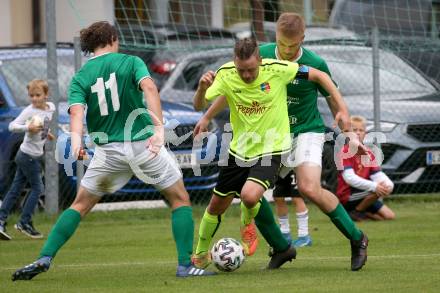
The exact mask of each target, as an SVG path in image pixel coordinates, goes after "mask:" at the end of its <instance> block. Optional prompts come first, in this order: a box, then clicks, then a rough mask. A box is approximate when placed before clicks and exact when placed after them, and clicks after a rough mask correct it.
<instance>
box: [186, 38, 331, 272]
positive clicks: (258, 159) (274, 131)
mask: <svg viewBox="0 0 440 293" xmlns="http://www.w3.org/2000/svg"><path fill="white" fill-rule="evenodd" d="M302 79H305V80H307V79H308V80H312V81H315V82H319V83H320V84H322V85H323V86H324V88H325V89H326V90H327V91H329V92H331V93H332V95H336V96H337V95H339V93H338V91H337V89H336V87H335V86H334V85H333V82H332V81H331V79H330V78H329V76H328V75H327V74H325V73H323V72H321V71H319V70H316V69H313V68H308V67H306V66H302V67H299V66H298V64H297V63H292V62H287V61H278V60H274V59H263V60H262V59H261V58H260V54H259V48H258V45H257V43H256V41H255V40H253V39H243V40H240V41H237V43H236V45H235V48H234V61H233V62H229V63H226V64H224V65H223V66H221V67H220V69H218V70H217V72H216V73H214V72H211V71H210V72H207V73H205V74H204V75H203V76H202V78H201V79H200V81H199V86H198V89H197V91H196V94H195V96H194V107H195V109H196V110H201V109H203V108H205V107H206V105H207V103H208V101H212V100H214V99H216V98H218V97H224V98H225V99H226V102H227V104H228V105H229V108H230V120H231V126H232V133H233V139H232V141H231V143H230V147H229V158H228V164H227V166H221V167H220V174H219V179H218V182H217V185H216V187H215V188H214V191H213V195H212V197H211V201H210V203H209V205H208V207H207V209H206V211H205V214H204V215H203V218H202V221H201V223H200V229H199V240H198V244H197V248H196V253H195V254H194V256H193V262H194V264H195V265H196V266H197V267H202V268H205V267H206V266H207V265H209V263H210V259H209V253H208V250H209V245H210V242H211V240H212V237H213V236H214V234H215V232H216V231H217V229H218V227H219V225H220V223H221V221H222V217H223V214H224V212H225V210H226V209H227V208H228V207H229V205H230V203H231V201H232V200H233V198H234V196H238V197H240V198H241V210H242V219H241V232H242V242H243V246H244V248H245V252H246V254H247V255H252V254H253V253H254V252H255V249H256V246H257V243H258V242H257V237H256V231H255V225H253V220H255V223H256V225H257V227H258V229H259V230H260V232H261V234H262V235H263V237H264V238H265V239H266V241H267V242H268V243H269V245H270V246H271V247H272V248H273V253H272V254H271V259H270V262H269V264H268V268H269V269H276V268H279V267H280V266H281V265H283V264H284V263H285V262H287V261H291V260H292V259H293V258H295V257H296V250H295V248H294V247H293V246H291V245H290V244H289V243H288V242H287V241H286V239H285V238H284V237H283V236H282V234H281V231H280V228H279V227H278V225H277V224H276V223H275V220H274V217H273V213H272V210H271V208H270V206H269V204H268V203H267V201H266V200H265V198H264V197H263V193H264V192H265V191H266V190H267V189H269V188H270V187H271V186H272V185H273V181H274V179H275V176H276V175H277V174H278V170H279V167H280V163H281V157H282V155H285V154H289V153H290V148H291V140H290V131H289V128H290V127H289V119H288V115H287V88H286V85H287V84H289V83H290V82H292V81H294V80H302ZM211 114H213V116H215V114H216V113H211ZM213 116H212V117H213ZM212 117H208V118H205V120H204V121H207V120H210V119H211V118H212ZM202 123H203V122H202ZM205 129H206V125H204V126H202V127H201V126H200V125H198V127H197V129H196V130H195V132H194V135H196V136H197V135H198V134H199V133H200V132H201V131H203V130H205Z"/></svg>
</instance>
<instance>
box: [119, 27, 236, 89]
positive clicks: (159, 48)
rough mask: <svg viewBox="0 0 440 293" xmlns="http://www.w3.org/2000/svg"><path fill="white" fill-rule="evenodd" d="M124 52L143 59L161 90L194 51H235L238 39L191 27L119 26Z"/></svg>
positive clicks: (208, 29) (229, 34) (224, 33)
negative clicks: (178, 62) (179, 63)
mask: <svg viewBox="0 0 440 293" xmlns="http://www.w3.org/2000/svg"><path fill="white" fill-rule="evenodd" d="M115 25H116V28H117V30H118V34H119V38H120V43H121V52H125V53H128V54H133V55H136V56H139V57H140V58H142V60H144V62H145V63H146V64H147V65H148V68H149V70H150V73H151V75H152V76H153V78H154V80H155V82H156V85H157V86H158V88H159V89H160V88H161V87H162V85H163V84H164V82H165V80H166V79H167V78H168V76H169V74H170V73H171V71H172V70H173V69H174V67H175V66H176V60H177V58H178V57H180V56H184V55H186V54H189V53H191V52H194V51H200V50H206V49H217V48H225V47H228V48H229V47H232V46H233V45H234V43H235V35H234V34H233V33H231V32H230V31H228V30H224V29H219V28H212V27H201V26H192V25H190V24H186V25H181V24H173V23H170V24H149V25H135V24H119V23H118V22H116V23H115Z"/></svg>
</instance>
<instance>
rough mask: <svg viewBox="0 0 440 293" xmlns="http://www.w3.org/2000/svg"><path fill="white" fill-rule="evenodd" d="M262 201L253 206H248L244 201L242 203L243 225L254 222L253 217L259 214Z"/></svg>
mask: <svg viewBox="0 0 440 293" xmlns="http://www.w3.org/2000/svg"><path fill="white" fill-rule="evenodd" d="M260 206H261V203H260V202H258V203H257V204H256V205H255V206H254V207H253V208H250V209H249V208H247V207H246V206H245V205H244V204H243V202H241V204H240V208H241V224H242V225H249V224H250V223H251V222H252V219H254V218H255V216H256V215H257V214H258V211H259V210H260Z"/></svg>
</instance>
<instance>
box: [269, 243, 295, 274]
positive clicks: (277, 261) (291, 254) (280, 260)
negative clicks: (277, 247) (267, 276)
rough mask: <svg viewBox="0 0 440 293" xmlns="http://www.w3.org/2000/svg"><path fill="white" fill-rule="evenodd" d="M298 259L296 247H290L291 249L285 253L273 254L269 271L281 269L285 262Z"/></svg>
mask: <svg viewBox="0 0 440 293" xmlns="http://www.w3.org/2000/svg"><path fill="white" fill-rule="evenodd" d="M295 258H296V250H295V247H293V246H292V245H289V248H287V250H285V251H283V252H272V253H271V255H270V261H269V264H268V265H267V269H269V270H274V269H278V268H279V267H281V266H282V265H283V264H284V263H285V262H287V261H292V259H295Z"/></svg>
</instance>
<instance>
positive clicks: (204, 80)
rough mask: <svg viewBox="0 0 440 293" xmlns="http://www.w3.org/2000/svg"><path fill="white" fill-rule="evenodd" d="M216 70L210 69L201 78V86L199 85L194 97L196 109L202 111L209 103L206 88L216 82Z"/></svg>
mask: <svg viewBox="0 0 440 293" xmlns="http://www.w3.org/2000/svg"><path fill="white" fill-rule="evenodd" d="M214 78H215V72H214V71H208V72H206V73H205V74H203V75H202V77H201V78H200V80H199V86H198V87H197V90H196V93H195V95H194V98H193V105H194V109H195V110H196V111H202V110H203V109H205V108H206V106H207V105H208V102H207V101H206V99H205V94H206V90H207V89H208V88H209V87H210V86H211V84H212V83H213V82H214Z"/></svg>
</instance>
